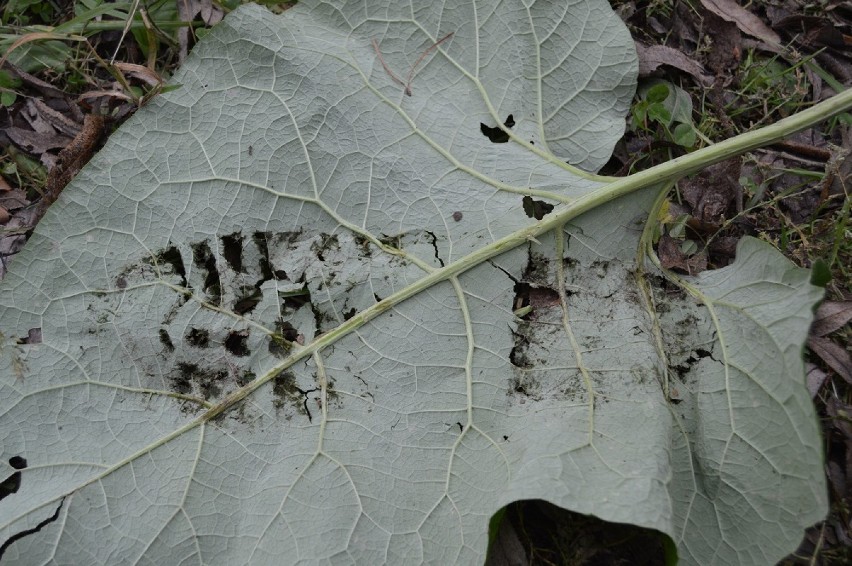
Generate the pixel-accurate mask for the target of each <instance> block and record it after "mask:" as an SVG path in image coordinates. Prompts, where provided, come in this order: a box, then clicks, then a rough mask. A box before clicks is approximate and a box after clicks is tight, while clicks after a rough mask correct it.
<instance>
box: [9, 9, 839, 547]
mask: <svg viewBox="0 0 852 566" xmlns="http://www.w3.org/2000/svg"><path fill="white" fill-rule="evenodd" d="M307 4H313V3H311V2H303V3H300V4H299V5H298V6H297V7H296V8H294V9H292V10H289V11H288V12H286V13H285V14H284V15H283V16H273V15H271V14H270V13H268V12H267V11H265V10H263V9H261V8H258V7H256V6H245V7H243V8H241V9H239V10H237V11H236V12H234V13H232V14H231V15H229V16H228V17H227V18H226V19H225V20H224V22H223V23H222V24H221V25H219V26H217V27H216V28H214V29H213V30H212V32H211V33H210V34H209V35H208V36H206V37H205V39H204V40H203V41H202V42H200V43H199V44H198V46H197V47H196V48H195V50H194V52H193V54H192V56H191V57H190V58H189V59H188V60H187V62H186V64H185V65H184V67H183V68H182V69H181V70H180V72H179V73H178V74H177V75H176V76H175V78H174V82H175V83H178V84H181V85H183V86H182V88H180V89H177V90H175V91H172V92H169V93H168V94H166V95H163V96H160V97H158V98H157V99H155V100H154V101H153V102H152V103H151V104H149V106H148V107H146V108H144V109H143V110H141V111H140V112H138V113H137V115H136V116H134V118H133V119H131V120H129V121H128V122H127V123H126V124H125V125H124V126H123V127H122V128H121V129H120V130H119V131H118V132H116V133H115V134H114V135H113V136H112V137H111V138H110V140H109V143H108V144H107V147H106V148H104V150H103V151H102V152H101V153H100V154H99V155H98V156H97V157H96V158H95V159H94V160H93V161H92V162H91V163H90V164H89V166H88V167H87V168H86V169H85V170H84V171H83V172H81V174H80V175H79V177H78V178H77V179H76V180H75V181H74V183H73V184H72V185H71V186H69V187H68V188H67V189H66V191H65V192H64V193H63V195H62V198H61V199H60V201H59V203H58V204H57V205H55V206H54V208H53V209H52V210H51V211H50V212H49V213H48V215H47V216H46V217H45V219H44V220H43V221H42V223H41V224H40V225H39V227H38V229H37V230H36V232H35V234H34V235H33V236H32V238H31V240H30V242H29V243H28V245H27V247H26V249H25V250H24V251H23V252H22V253H21V254H20V255H19V256H18V257H17V258H16V259H15V262H14V263H13V264H12V266H11V271H10V272H9V274H8V276H7V278H6V280H5V281H4V282H3V286H2V292H0V330H2V333H3V336H4V340H3V349H2V351H1V352H0V445H2V454H3V456H2V461H0V465H5V466H6V468H7V469H6V470H5V473H4V474H3V475H2V477H3V478H6V477H11V476H13V474H19V475H18V476H15V477H16V478H18V480H19V485H18V486H17V487H16V488H15V489H14V490H13V491H14V493H11V494H8V495H7V496H6V497H4V498H3V499H2V501H0V541H6V543H5V544H4V545H3V547H2V551H3V553H4V557H5V558H8V559H10V561H11V562H12V563H16V564H30V563H32V564H35V563H41V562H43V561H49V560H51V559H53V560H55V561H57V562H63V561H64V562H73V563H78V564H82V563H92V564H94V563H98V564H115V563H124V562H133V563H146V564H174V563H182V564H196V563H197V564H201V563H205V564H237V563H249V562H251V563H252V564H264V563H270V564H271V563H279V562H280V561H281V560H282V559H285V560H286V561H287V562H292V561H295V560H296V559H301V560H305V561H320V560H328V561H333V562H358V563H364V564H377V563H382V562H389V563H394V564H401V563H415V562H432V563H438V564H448V563H457V562H460V563H466V564H467V563H475V562H481V561H482V560H483V558H484V555H485V552H486V547H487V539H488V536H487V535H488V524H489V519H490V517H491V516H492V515H493V514H494V513H495V512H497V511H498V510H499V509H500V508H501V507H503V506H505V505H506V504H508V503H510V502H512V501H516V500H520V499H544V500H547V501H550V502H552V503H554V504H556V505H559V506H561V507H564V508H567V509H571V510H573V511H577V512H580V513H586V514H594V515H596V516H598V517H601V518H603V519H605V520H608V521H616V522H623V523H632V524H636V525H640V526H644V527H648V528H653V529H657V530H659V531H661V532H662V533H665V534H666V535H668V536H669V537H671V539H672V540H673V541H674V542H675V544H676V546H677V548H678V552H679V555H680V557H681V560H682V561H683V562H684V563H731V564H766V563H771V562H774V561H775V560H777V559H779V558H780V557H782V556H783V555H785V554H786V553H788V552H789V551H791V550H792V549H793V548H795V546H796V544H797V542H798V541H799V539H800V537H801V532H802V528H803V527H805V526H807V525H809V524H811V523H812V522H814V521H817V520H819V519H820V518H822V516H823V515H824V513H825V511H826V495H825V486H824V483H823V476H822V470H821V464H820V462H821V457H822V456H821V450H820V448H819V446H820V441H819V436H818V431H817V426H816V420H815V417H814V414H813V409H812V406H811V403H810V400H809V397H808V395H807V392H806V390H805V388H804V386H803V382H802V375H803V370H802V361H801V348H802V344H803V341H804V338H805V335H806V332H807V328H808V324H809V322H810V320H811V307H812V305H813V304H814V303H815V302H816V301H817V300H818V299H819V297H820V293H819V291H818V290H817V289H816V288H814V287H812V286H811V285H810V284H809V283H808V273H807V272H806V271H804V270H800V269H797V268H795V267H794V266H792V265H791V264H790V263H789V262H787V260H785V259H784V258H783V257H782V256H781V255H780V254H779V253H777V252H776V251H774V250H773V249H772V248H770V247H769V246H767V245H766V244H762V243H760V242H758V241H756V240H750V239H746V240H744V241H743V242H742V244H741V246H740V249H739V251H738V257H737V260H736V262H735V264H733V265H732V266H729V267H727V268H725V269H721V270H718V271H713V272H707V273H704V274H702V275H701V276H699V277H696V278H690V279H687V283H686V284H685V286H682V287H679V286H676V285H673V284H672V283H671V282H669V281H667V280H666V279H664V278H663V277H662V276H659V275H653V276H648V275H646V274H645V273H644V266H640V265H637V259H636V258H637V252H636V250H637V247H638V245H639V238H640V235H641V233H642V229H643V223H644V220H645V218H646V217H647V214H648V211H649V210H650V208H651V205H652V201H653V200H654V198H655V196H656V190H647V191H644V192H639V193H636V194H633V195H630V196H628V197H623V198H620V199H618V200H616V201H613V202H610V203H608V204H605V205H603V206H600V207H598V208H596V209H594V210H592V211H591V212H588V213H585V214H583V215H581V216H579V217H577V218H574V219H573V220H570V221H568V222H567V223H565V224H564V225H561V226H560V227H559V228H557V229H555V230H552V231H550V232H547V233H545V234H542V235H541V236H540V237H539V238H538V239H537V240H530V241H525V242H524V243H522V244H521V245H517V246H515V247H513V248H512V249H507V250H497V249H496V248H495V249H494V253H492V254H490V257H489V258H488V259H485V260H484V261H483V260H476V261H474V260H471V259H470V258H466V256H468V255H469V254H472V253H475V252H476V251H477V250H481V249H483V248H487V247H488V246H494V242H497V241H498V240H500V239H501V238H503V237H505V236H508V235H510V234H512V233H514V232H516V231H519V230H523V229H525V228H528V227H529V226H532V225H534V224H535V223H536V222H537V218H542V217H546V216H547V215H548V214H559V213H560V212H561V211H564V210H568V209H569V208H570V206H571V205H570V200H571V199H575V198H577V197H581V196H583V195H586V194H588V193H589V192H590V191H593V190H596V189H602V188H603V187H605V185H606V180H605V179H603V178H600V177H595V176H593V175H584V174H581V173H579V172H578V170H576V169H574V168H572V167H570V166H566V165H565V162H566V161H567V162H568V163H570V164H572V165H575V166H577V167H578V168H580V169H585V170H591V171H594V170H597V169H598V168H599V167H601V166H602V165H603V164H604V163H605V162H606V161H607V159H608V158H609V155H610V152H611V149H612V147H613V145H614V143H615V142H616V141H617V139H618V138H619V136H620V135H621V133H622V131H623V124H624V115H625V113H626V111H627V109H628V106H629V103H630V100H631V97H632V94H633V92H634V89H635V76H636V61H635V53H634V50H633V45H632V40H631V38H630V36H629V34H628V33H627V31H626V29H625V28H624V26H623V25H622V24H621V22H620V20H618V18H617V17H616V16H615V15H614V14H613V13H612V11H611V9H610V8H609V6H608V4H606V3H605V2H602V1H582V2H575V3H570V4H565V5H564V6H562V5H560V4H557V5H550V4H547V3H543V2H538V3H531V5H530V6H529V7H524V6H523V5H521V4H520V3H512V2H504V3H487V2H486V3H481V4H478V3H469V2H461V1H458V2H454V1H449V2H444V3H441V4H431V3H425V4H424V6H422V7H420V6H418V7H417V8H416V10H414V11H413V12H412V9H411V8H410V7H408V8H404V7H402V6H396V4H397V3H391V5H390V6H384V7H379V6H378V3H375V2H371V3H369V4H370V8H369V12H367V11H365V10H364V8H363V3H356V2H351V3H341V2H335V3H318V5H316V6H315V7H310V6H307ZM400 4H401V3H400ZM450 32H452V33H453V35H452V36H451V37H450V38H449V39H447V40H446V41H444V42H442V43H441V44H440V45H439V46H438V47H435V48H433V49H430V46H432V45H433V44H434V43H435V42H437V41H438V40H439V39H440V38H442V37H444V36H446V35H447V34H448V33H450ZM373 40H375V46H374V45H373ZM423 54H425V57H421V56H422V55H423ZM418 59H420V61H419V64H418ZM415 65H417V66H416V68H415V69H414V72H413V73H410V72H409V69H412V68H413V67H414V66H415ZM390 73H393V74H394V75H395V76H397V77H398V78H399V79H401V81H402V82H403V83H407V85H408V90H409V91H410V93H411V96H408V95H407V94H406V92H405V88H404V87H403V86H402V85H400V84H398V82H397V81H395V80H394V78H393V77H392V76H391V74H390ZM409 74H410V75H411V79H410V81H409V79H408V75H409ZM509 117H511V120H510V119H509ZM510 124H511V125H510ZM500 132H503V133H502V135H496V134H499V133H500ZM487 133H490V134H491V135H488V134H487ZM495 136H496V137H497V138H498V139H496V140H492V137H495ZM504 138H505V139H504ZM498 142H499V143H498ZM524 197H527V199H529V200H528V201H527V202H524ZM554 206H555V208H553V207H554ZM525 209H526V212H525ZM453 265H464V269H461V270H459V271H458V272H457V274H455V275H452V276H448V277H442V276H440V273H444V272H443V271H442V272H440V273H438V275H437V276H436V272H438V270H441V269H442V268H445V271H446V268H448V267H451V266H453ZM427 277H433V279H430V280H428V281H429V283H428V284H426V283H424V281H425V280H426V279H425V278H427ZM641 279H644V280H647V281H648V282H649V283H650V288H651V289H652V291H651V296H648V294H647V293H645V292H644V289H645V287H644V286H643V285H641V284H640V280H641ZM406 290H411V291H412V292H411V293H410V294H411V296H410V297H409V298H406V299H405V300H396V297H400V296H401V294H400V293H403V292H405V291H406ZM650 305H655V307H653V308H652V307H651V306H650ZM526 307H529V308H526ZM518 309H523V310H521V311H518ZM515 311H518V312H519V314H520V315H521V316H522V317H523V318H518V317H517V316H515V314H513V313H514V312H515ZM31 329H40V330H41V337H42V338H41V342H38V343H29V342H37V341H36V340H26V339H25V338H26V337H27V336H28V335H29V334H28V333H29V331H30V330H31ZM657 336H661V337H662V339H661V340H657V338H656V337H657Z"/></svg>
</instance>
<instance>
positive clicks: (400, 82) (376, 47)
mask: <svg viewBox="0 0 852 566" xmlns="http://www.w3.org/2000/svg"><path fill="white" fill-rule="evenodd" d="M373 49H375V50H376V55H377V56H378V57H379V61H381V63H382V67H384V69H385V72H386V73H387V74H388V75H390V78H392V79H393V80H394V82H396V83H398V84H399V85H400V86H402V87H405V83H404V82H402V79H401V78H399V77H398V76H396V75H395V74H394V72H393V71H391V70H390V67H388V64H387V63H385V58H384V57H382V52H381V51H380V50H379V44H378V43H376V40H375V39H374V40H373ZM405 88H406V89H407V88H408V87H405ZM408 96H411V95H410V94H409V95H408Z"/></svg>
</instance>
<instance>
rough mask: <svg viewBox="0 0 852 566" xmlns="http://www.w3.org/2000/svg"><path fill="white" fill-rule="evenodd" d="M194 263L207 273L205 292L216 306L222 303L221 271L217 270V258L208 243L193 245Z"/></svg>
mask: <svg viewBox="0 0 852 566" xmlns="http://www.w3.org/2000/svg"><path fill="white" fill-rule="evenodd" d="M192 261H193V263H195V265H196V266H198V267H199V268H201V269H202V270H204V271H206V272H207V275H206V276H205V277H204V292H205V293H207V295H208V298H209V299H210V301H211V302H212V303H214V304H215V305H216V306H220V305H221V303H222V287H221V281H220V280H219V270H218V269H217V268H216V258H215V257H214V256H213V252H211V251H210V246H209V245H208V244H207V242H199V243H197V244H193V245H192Z"/></svg>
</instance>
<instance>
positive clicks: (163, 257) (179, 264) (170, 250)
mask: <svg viewBox="0 0 852 566" xmlns="http://www.w3.org/2000/svg"><path fill="white" fill-rule="evenodd" d="M156 259H157V264H158V265H160V266H165V265H170V266H171V267H172V270H173V273H175V274H177V275H178V276H180V279H181V281H182V285H183V286H184V287H186V267H185V266H184V265H183V257H181V255H180V251H179V250H178V249H177V248H176V247H174V246H169V247H167V248H166V249H164V250H163V251H161V252H160V253H159V254H157V256H156Z"/></svg>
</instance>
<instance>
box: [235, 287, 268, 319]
mask: <svg viewBox="0 0 852 566" xmlns="http://www.w3.org/2000/svg"><path fill="white" fill-rule="evenodd" d="M240 292H241V293H242V296H241V297H240V298H239V299H237V302H235V303H234V312H235V313H237V314H239V315H243V314H246V313H250V312H251V311H253V310H254V307H256V306H257V304H258V303H259V302H260V301H261V299H263V292H262V291H261V290H260V288H258V287H241V288H240Z"/></svg>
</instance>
